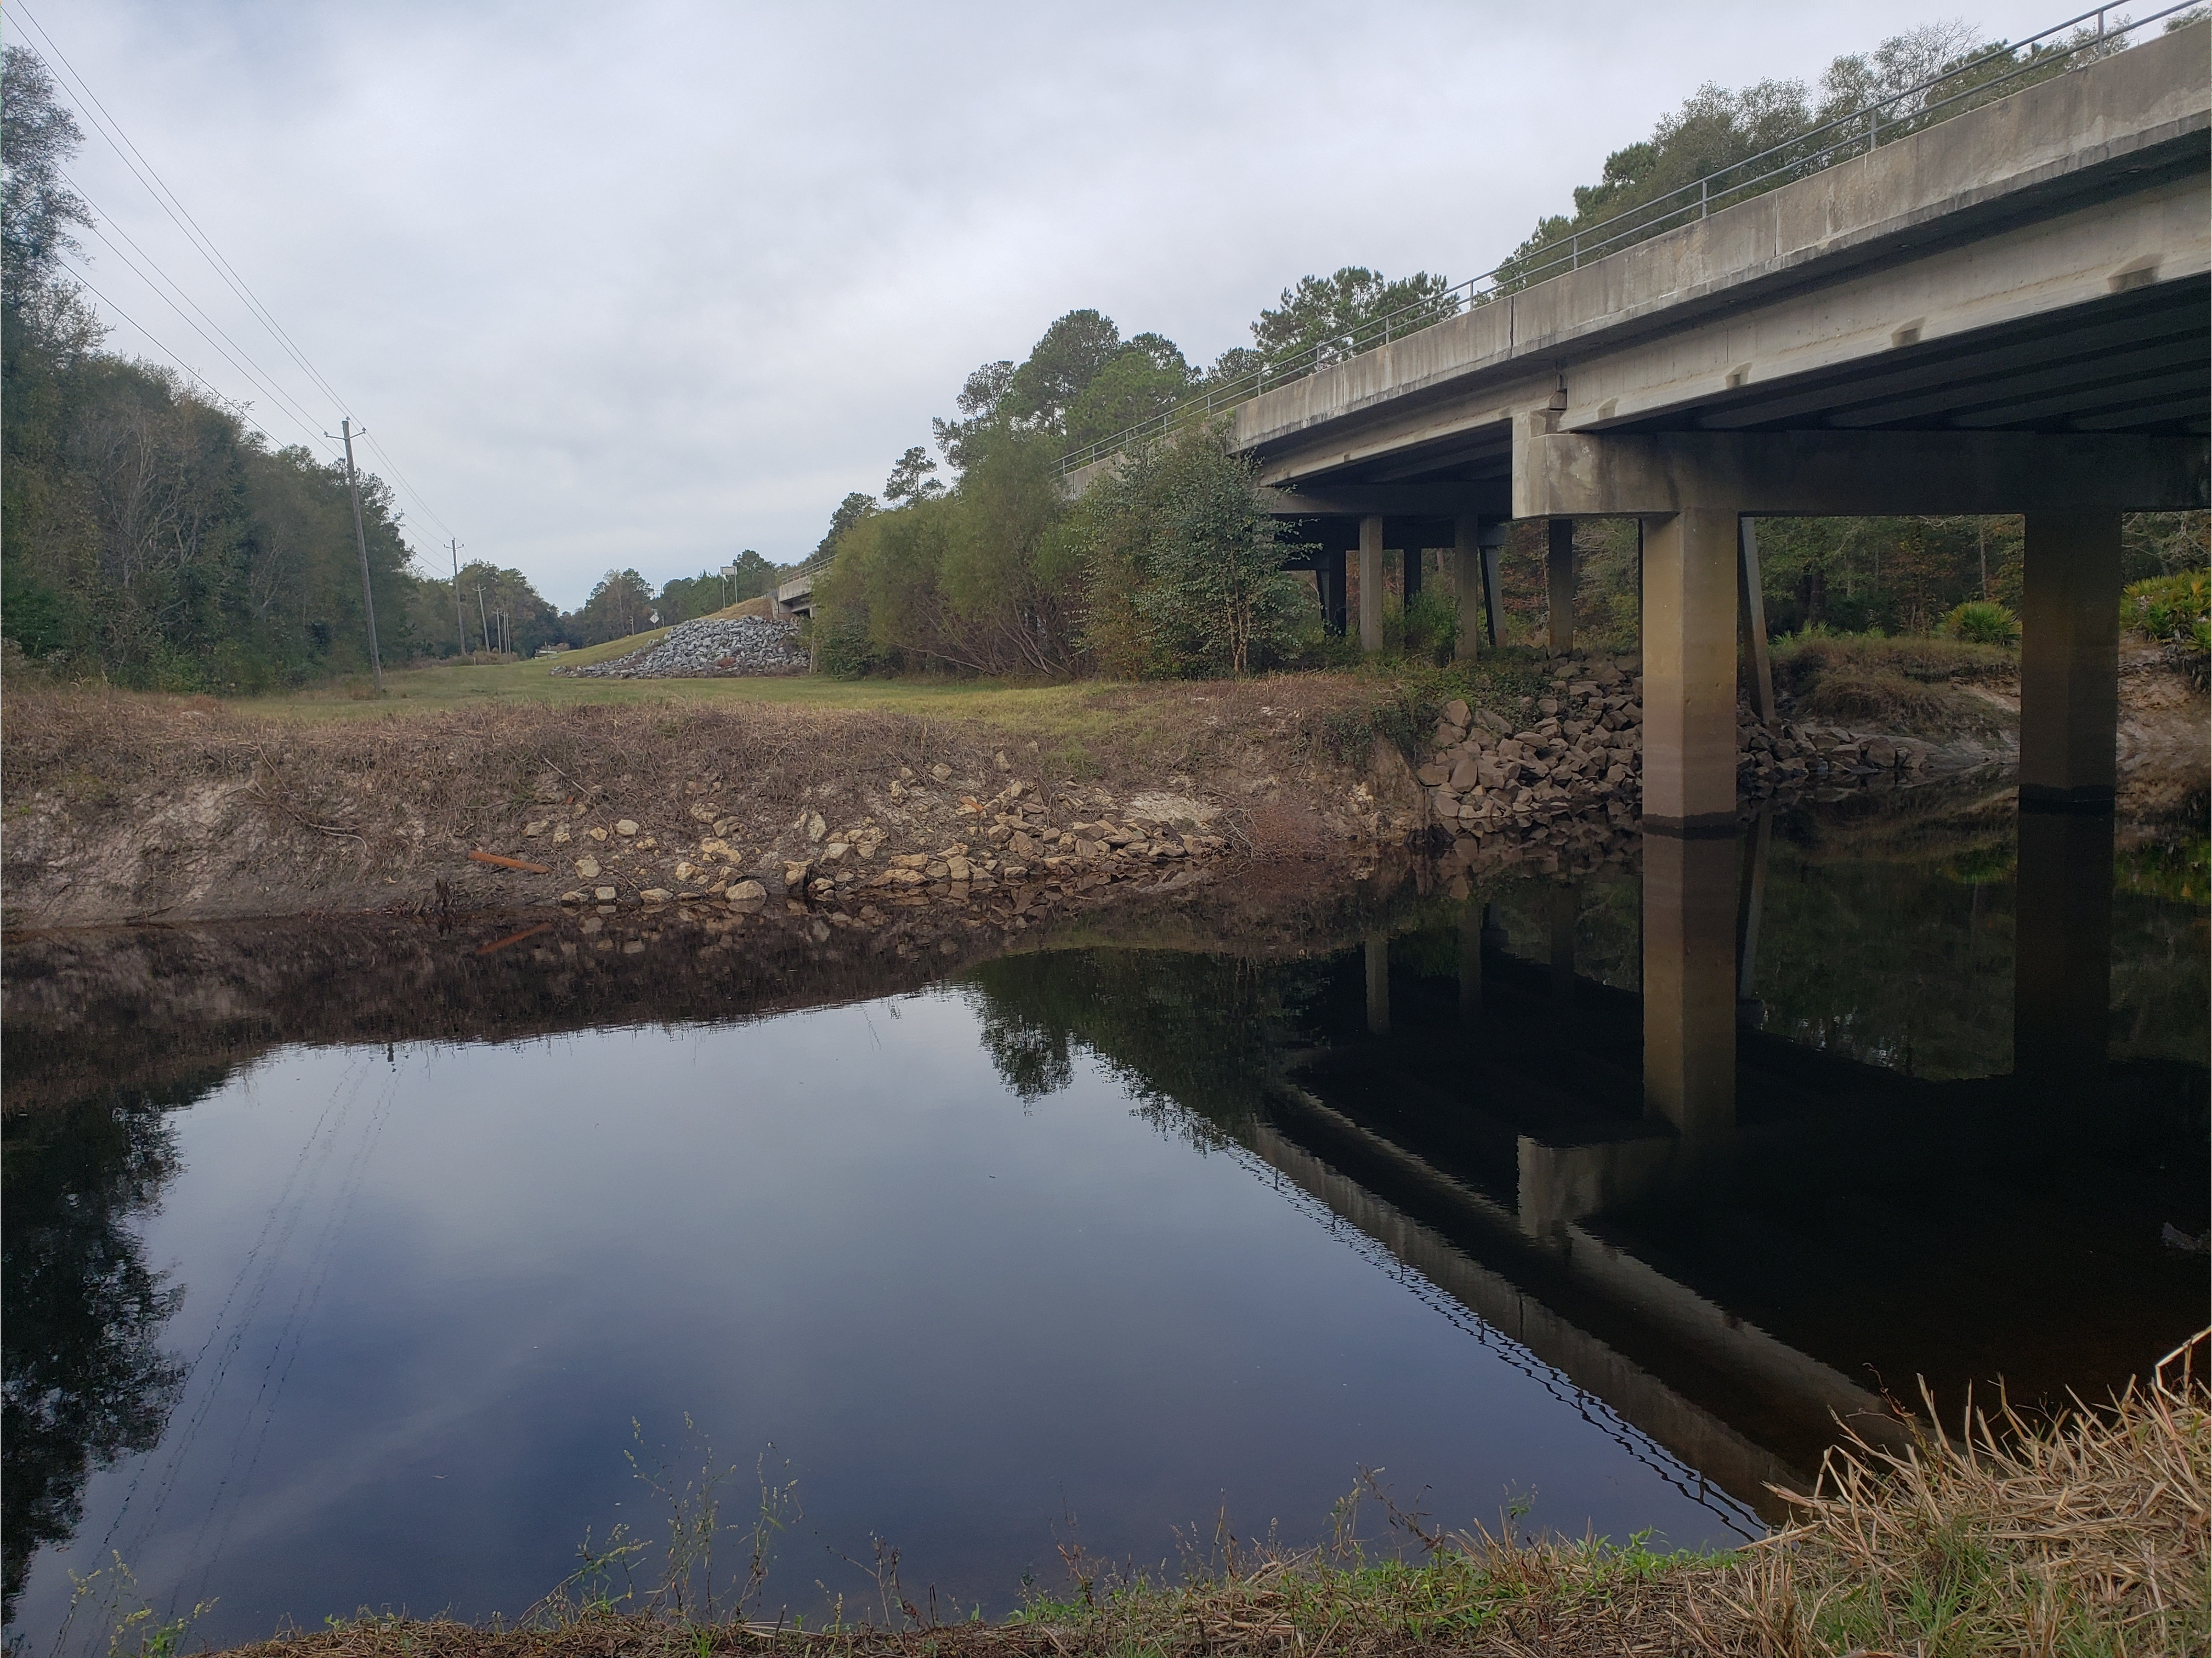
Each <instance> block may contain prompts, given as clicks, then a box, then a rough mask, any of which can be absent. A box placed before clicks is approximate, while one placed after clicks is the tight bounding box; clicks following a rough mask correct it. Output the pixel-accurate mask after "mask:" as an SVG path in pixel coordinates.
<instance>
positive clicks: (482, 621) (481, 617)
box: [477, 581, 491, 656]
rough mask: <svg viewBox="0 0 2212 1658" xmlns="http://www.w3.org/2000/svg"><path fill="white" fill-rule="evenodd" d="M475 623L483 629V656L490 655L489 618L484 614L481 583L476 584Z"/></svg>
mask: <svg viewBox="0 0 2212 1658" xmlns="http://www.w3.org/2000/svg"><path fill="white" fill-rule="evenodd" d="M477 623H478V624H479V625H480V626H482V628H483V636H484V654H485V655H487V656H489V655H490V654H491V618H490V617H489V616H486V615H485V614H484V602H483V582H481V581H479V582H478V583H477Z"/></svg>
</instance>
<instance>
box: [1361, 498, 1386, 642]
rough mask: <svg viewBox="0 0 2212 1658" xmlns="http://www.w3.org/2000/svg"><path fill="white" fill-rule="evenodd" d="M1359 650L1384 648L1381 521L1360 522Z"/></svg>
mask: <svg viewBox="0 0 2212 1658" xmlns="http://www.w3.org/2000/svg"><path fill="white" fill-rule="evenodd" d="M1359 648H1360V649H1361V650H1363V651H1379V650H1381V649H1382V648H1383V519H1382V517H1381V515H1380V514H1379V513H1378V514H1373V515H1370V516H1369V517H1366V518H1363V519H1360V520H1359Z"/></svg>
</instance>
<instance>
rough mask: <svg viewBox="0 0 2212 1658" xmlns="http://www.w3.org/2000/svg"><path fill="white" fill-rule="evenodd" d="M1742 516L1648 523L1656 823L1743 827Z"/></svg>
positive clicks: (1648, 701) (1651, 811)
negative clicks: (1739, 751) (1739, 681)
mask: <svg viewBox="0 0 2212 1658" xmlns="http://www.w3.org/2000/svg"><path fill="white" fill-rule="evenodd" d="M1736 517H1737V515H1736V514H1735V513H1734V512H1732V511H1725V510H1715V509H1713V508H1711V507H1690V508H1686V509H1685V510H1684V511H1681V512H1679V513H1668V515H1667V516H1665V517H1663V518H1658V517H1654V518H1647V519H1644V521H1643V523H1644V827H1645V828H1646V829H1656V830H1670V831H1674V832H1680V831H1682V830H1686V829H1690V830H1694V829H1723V828H1732V827H1733V826H1734V824H1735V679H1736V649H1735V644H1736V583H1737V574H1736V564H1737V557H1738V544H1737V536H1736ZM1558 522H1559V520H1558V519H1553V523H1555V524H1556V523H1558Z"/></svg>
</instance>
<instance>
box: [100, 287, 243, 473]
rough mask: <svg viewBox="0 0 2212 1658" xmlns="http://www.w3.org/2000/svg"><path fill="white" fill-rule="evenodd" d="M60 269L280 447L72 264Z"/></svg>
mask: <svg viewBox="0 0 2212 1658" xmlns="http://www.w3.org/2000/svg"><path fill="white" fill-rule="evenodd" d="M64 269H66V270H68V271H69V273H70V276H73V277H75V278H76V281H77V282H78V283H79V284H81V285H82V287H83V288H84V289H85V291H86V292H87V293H88V294H90V295H92V296H93V297H94V299H96V300H98V301H100V303H101V304H102V305H104V306H106V307H107V308H108V309H109V310H110V311H112V312H113V313H115V314H116V315H117V316H118V317H120V318H122V319H123V320H124V321H125V322H127V323H129V324H130V325H131V327H133V328H135V329H137V331H138V332H139V334H140V335H141V336H142V337H143V338H144V339H145V341H146V343H148V344H149V345H151V346H152V347H153V348H154V349H155V350H156V351H159V352H160V353H161V355H163V356H165V357H167V359H168V360H169V361H171V362H173V363H174V364H176V365H177V367H179V368H181V369H183V370H184V372H185V374H186V375H187V376H189V377H190V378H191V380H195V381H197V383H198V384H199V385H200V386H204V387H205V388H206V390H207V393H208V395H209V397H210V398H213V399H214V400H215V401H216V403H218V404H222V406H223V407H224V408H225V409H227V410H228V411H229V412H230V413H232V414H234V415H235V416H238V418H239V419H240V420H242V421H244V422H246V424H247V425H248V426H251V427H252V428H253V429H254V430H255V431H257V432H258V433H260V434H261V435H262V436H263V437H264V438H267V439H268V440H269V441H270V446H272V447H276V448H281V447H283V446H282V445H281V444H278V443H277V441H276V434H274V433H272V432H271V431H270V429H269V428H267V427H265V426H264V425H263V424H262V423H261V422H259V421H258V420H256V419H254V418H253V416H251V415H249V414H247V413H246V410H245V408H244V406H243V405H241V404H239V403H238V402H236V401H235V400H234V399H233V398H227V397H225V396H224V395H223V394H222V392H220V391H218V390H217V389H216V384H215V382H214V381H213V380H210V379H209V378H208V377H207V376H206V375H205V374H201V373H200V371H199V370H198V369H197V368H195V367H192V366H191V364H190V363H188V362H186V361H185V360H184V359H183V358H182V357H180V356H179V355H177V354H176V353H175V352H173V351H172V350H170V349H169V348H168V347H167V346H166V345H164V344H162V343H161V341H160V340H159V339H157V338H156V337H155V335H154V333H153V331H152V330H150V329H149V328H148V327H147V326H146V325H144V324H143V323H142V322H140V321H139V320H138V319H137V318H135V317H133V316H132V315H131V313H129V312H128V311H125V309H124V308H123V307H121V306H119V305H118V304H116V302H115V301H112V300H111V299H109V298H108V297H107V295H105V294H103V293H101V292H100V290H99V289H98V288H94V286H93V285H92V282H91V279H90V278H88V276H86V275H85V274H84V272H82V270H77V269H76V267H75V266H74V265H69V266H64Z"/></svg>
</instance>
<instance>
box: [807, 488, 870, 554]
mask: <svg viewBox="0 0 2212 1658" xmlns="http://www.w3.org/2000/svg"><path fill="white" fill-rule="evenodd" d="M881 510H882V508H881V507H879V506H878V503H877V501H876V498H875V497H874V496H873V495H862V494H861V493H860V491H859V490H858V489H855V490H854V491H853V493H852V494H850V495H847V496H846V497H845V499H844V500H842V501H839V502H838V503H837V510H836V512H834V513H830V514H829V531H828V533H827V534H825V535H824V536H823V537H822V539H821V540H820V541H819V542H817V544H815V548H814V551H813V554H812V556H811V557H809V558H808V559H807V561H806V562H807V563H808V564H810V565H812V564H816V563H819V562H822V561H823V560H825V559H827V558H829V556H830V555H831V554H833V553H834V552H836V549H837V542H838V539H839V538H840V537H842V536H843V535H844V533H845V531H848V530H849V529H851V528H852V527H853V526H854V525H856V524H858V523H859V522H860V520H861V519H864V518H866V517H867V516H868V515H869V514H870V513H876V512H879V511H881Z"/></svg>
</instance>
